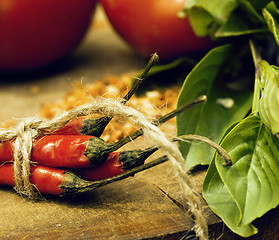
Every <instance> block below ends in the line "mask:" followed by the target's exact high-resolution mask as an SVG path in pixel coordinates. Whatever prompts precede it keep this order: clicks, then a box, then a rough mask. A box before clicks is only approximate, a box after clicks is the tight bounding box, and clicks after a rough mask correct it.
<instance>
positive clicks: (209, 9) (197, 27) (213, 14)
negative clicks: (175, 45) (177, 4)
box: [185, 0, 237, 36]
mask: <svg viewBox="0 0 279 240" xmlns="http://www.w3.org/2000/svg"><path fill="white" fill-rule="evenodd" d="M236 6H237V0H226V1H223V0H211V1H207V0H189V1H187V3H186V6H185V12H186V14H187V15H188V17H189V20H190V22H191V25H192V27H193V29H194V31H195V33H196V34H197V35H199V36H206V35H209V33H210V32H212V31H213V29H214V28H217V27H218V26H219V25H221V24H223V23H224V22H226V20H227V19H228V17H229V15H230V13H231V12H232V11H233V10H234V9H235V7H236Z"/></svg>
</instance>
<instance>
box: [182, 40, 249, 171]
mask: <svg viewBox="0 0 279 240" xmlns="http://www.w3.org/2000/svg"><path fill="white" fill-rule="evenodd" d="M231 50H232V48H231V45H225V46H221V47H217V48H215V49H213V50H211V51H210V52H209V53H208V54H207V55H206V56H205V57H204V58H203V59H202V60H201V61H200V62H199V63H198V64H197V65H196V66H195V68H194V69H193V70H192V71H191V72H190V74H189V75H188V76H187V78H186V80H185V81H184V84H183V87H182V89H181V92H180V95H179V98H178V106H180V105H182V104H184V103H185V102H188V101H190V100H191V99H193V98H195V97H197V96H200V95H203V94H205V95H207V98H208V101H207V103H206V104H201V105H198V106H195V107H194V108H192V109H189V110H187V111H186V112H184V113H181V114H180V115H179V116H177V135H178V136H179V135H183V134H198V135H202V136H206V137H209V138H211V139H212V140H213V141H215V142H219V140H220V138H221V137H222V134H223V133H224V131H225V130H226V129H227V128H228V127H229V126H230V125H231V124H232V123H234V122H236V121H238V120H240V119H242V118H243V117H245V115H246V114H247V112H248V111H249V109H250V108H251V102H252V92H250V91H241V92H239V91H233V90H229V89H228V88H227V87H226V86H225V84H224V83H222V82H220V81H217V79H218V77H219V76H220V74H221V73H222V71H225V70H224V69H225V68H224V67H223V65H224V63H225V62H226V63H227V60H228V59H230V51H231ZM234 60H235V59H234ZM238 63H240V62H238ZM226 99H231V100H233V101H234V104H233V106H232V107H231V108H225V107H224V106H223V105H221V104H219V102H220V100H226ZM179 148H180V151H181V153H182V155H183V156H184V158H185V160H186V161H185V168H186V170H189V169H190V168H192V167H194V166H196V165H199V164H202V165H207V164H209V163H210V161H211V159H212V157H213V155H214V149H212V148H211V147H210V146H208V145H206V144H203V143H192V144H189V143H182V142H180V143H179Z"/></svg>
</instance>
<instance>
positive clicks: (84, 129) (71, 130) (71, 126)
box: [51, 53, 159, 137]
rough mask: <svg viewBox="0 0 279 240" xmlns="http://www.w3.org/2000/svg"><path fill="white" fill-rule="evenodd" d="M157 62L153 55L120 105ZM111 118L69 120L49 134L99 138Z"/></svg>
mask: <svg viewBox="0 0 279 240" xmlns="http://www.w3.org/2000/svg"><path fill="white" fill-rule="evenodd" d="M158 60H159V56H158V55H157V54H156V53H154V54H153V55H152V56H151V58H150V60H149V61H148V63H147V65H146V67H145V68H144V70H143V72H142V74H141V75H140V76H139V77H138V78H135V79H136V80H135V82H134V84H133V86H132V88H131V89H130V90H129V92H128V93H127V94H126V95H125V96H124V97H123V99H122V101H121V102H122V103H123V104H126V102H128V101H129V100H130V98H131V97H132V96H133V95H134V93H135V92H136V90H137V89H138V88H139V86H140V84H141V83H142V81H143V80H144V79H145V78H146V76H147V74H148V72H149V70H150V69H151V67H152V66H153V64H154V63H155V62H157V61H158ZM111 119H112V117H107V116H104V117H101V118H96V119H90V118H85V117H80V118H76V119H73V120H71V121H70V122H69V123H68V124H66V125H65V127H63V128H61V129H58V130H56V131H54V132H52V133H51V134H60V135H66V134H71V135H91V136H96V137H100V136H101V135H102V133H103V131H104V129H105V128H106V126H107V125H108V124H109V122H110V121H111Z"/></svg>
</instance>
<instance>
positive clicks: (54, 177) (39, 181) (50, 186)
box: [0, 164, 65, 196]
mask: <svg viewBox="0 0 279 240" xmlns="http://www.w3.org/2000/svg"><path fill="white" fill-rule="evenodd" d="M30 181H31V183H33V184H34V185H35V187H36V188H37V189H38V191H39V192H40V193H43V194H52V195H58V196H59V195H61V194H62V190H61V188H60V187H59V186H60V184H61V183H62V182H64V181H65V172H64V171H63V170H61V169H55V168H50V167H46V166H31V169H30ZM0 185H9V186H14V185H15V181H14V168H13V165H12V164H4V165H2V166H0Z"/></svg>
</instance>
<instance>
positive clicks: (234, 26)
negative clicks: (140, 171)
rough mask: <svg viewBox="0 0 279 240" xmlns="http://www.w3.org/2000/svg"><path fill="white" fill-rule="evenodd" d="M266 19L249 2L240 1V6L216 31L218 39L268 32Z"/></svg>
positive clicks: (245, 0)
mask: <svg viewBox="0 0 279 240" xmlns="http://www.w3.org/2000/svg"><path fill="white" fill-rule="evenodd" d="M266 31H267V29H266V26H265V24H264V18H263V17H262V15H261V14H259V13H258V12H257V10H256V9H255V8H254V7H253V6H252V4H251V3H250V2H249V1H247V0H239V6H238V7H237V8H236V9H235V10H234V11H233V12H232V13H231V14H230V16H229V18H228V21H226V22H225V23H224V24H223V25H222V26H220V28H219V29H218V30H217V31H216V33H215V36H216V37H231V36H240V35H246V34H253V33H259V32H266Z"/></svg>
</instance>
